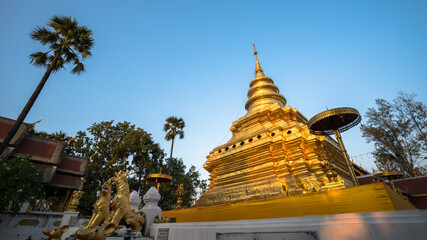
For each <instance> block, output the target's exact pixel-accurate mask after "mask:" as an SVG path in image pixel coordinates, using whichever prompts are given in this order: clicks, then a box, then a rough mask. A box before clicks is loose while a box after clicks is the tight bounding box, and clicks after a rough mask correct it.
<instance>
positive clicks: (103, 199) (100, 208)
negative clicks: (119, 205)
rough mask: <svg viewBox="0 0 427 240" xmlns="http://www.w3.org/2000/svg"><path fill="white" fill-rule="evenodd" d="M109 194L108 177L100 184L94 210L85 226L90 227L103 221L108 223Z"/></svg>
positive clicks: (109, 181)
mask: <svg viewBox="0 0 427 240" xmlns="http://www.w3.org/2000/svg"><path fill="white" fill-rule="evenodd" d="M110 195H111V179H108V180H107V181H106V182H105V183H104V184H102V186H101V195H100V196H99V199H98V201H97V202H96V203H95V207H94V209H93V210H94V212H93V215H92V218H91V219H90V221H89V223H88V224H87V226H86V228H87V229H89V228H92V227H97V226H100V225H101V224H103V223H109V221H110Z"/></svg>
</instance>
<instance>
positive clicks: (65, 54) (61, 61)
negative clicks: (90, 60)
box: [0, 16, 93, 155]
mask: <svg viewBox="0 0 427 240" xmlns="http://www.w3.org/2000/svg"><path fill="white" fill-rule="evenodd" d="M48 26H50V27H51V28H52V30H51V29H47V28H45V27H36V28H34V30H33V31H32V32H31V34H30V36H31V38H32V39H34V40H36V41H39V42H40V43H41V44H42V45H45V46H48V47H49V51H47V52H36V53H33V54H31V55H30V56H29V57H30V60H31V61H30V63H32V64H34V65H35V66H37V67H46V68H47V70H46V72H45V74H44V76H43V78H42V79H41V81H40V83H39V85H38V86H37V88H36V90H34V92H33V95H31V97H30V99H29V100H28V102H27V104H26V105H25V107H24V109H23V110H22V112H21V114H19V117H18V119H17V120H16V122H15V124H14V125H13V127H12V128H11V129H10V131H9V133H8V134H7V136H6V138H5V139H4V141H3V143H2V144H1V146H0V155H1V154H2V153H3V151H4V149H5V148H6V147H7V146H8V145H9V143H10V141H11V140H12V138H13V137H14V136H15V134H16V132H17V131H18V129H19V127H20V126H21V124H22V123H23V122H24V119H25V117H26V116H27V114H28V112H29V111H30V109H31V107H32V106H33V104H34V102H35V101H36V99H37V97H38V95H39V94H40V92H41V90H42V88H43V86H44V85H45V83H46V81H47V79H48V78H49V76H50V74H51V73H52V72H56V71H59V70H60V69H62V68H64V65H65V64H67V63H71V64H73V65H74V68H73V69H72V70H71V73H73V74H81V73H83V72H85V66H84V65H83V63H81V62H80V59H85V58H87V57H89V56H91V55H92V53H91V52H90V49H91V47H92V46H93V38H92V31H91V30H89V29H88V28H87V27H86V26H78V22H77V20H76V19H71V18H70V17H63V16H54V17H52V19H51V20H50V21H49V23H48Z"/></svg>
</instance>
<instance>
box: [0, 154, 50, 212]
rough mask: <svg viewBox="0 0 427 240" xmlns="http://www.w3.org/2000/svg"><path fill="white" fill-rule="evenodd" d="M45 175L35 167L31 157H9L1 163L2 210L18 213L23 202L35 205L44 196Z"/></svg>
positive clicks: (0, 193) (0, 204)
mask: <svg viewBox="0 0 427 240" xmlns="http://www.w3.org/2000/svg"><path fill="white" fill-rule="evenodd" d="M42 180H43V175H42V174H41V173H40V172H39V171H38V170H37V169H35V168H34V166H33V164H32V163H31V162H30V157H29V156H25V157H14V158H9V159H7V160H5V161H3V162H2V163H0V211H5V210H7V208H8V206H9V211H10V212H13V213H16V212H18V211H19V209H20V208H21V206H22V204H23V203H25V202H29V203H30V205H31V206H34V204H35V203H36V201H37V200H38V199H42V198H43V197H44V189H43V185H42Z"/></svg>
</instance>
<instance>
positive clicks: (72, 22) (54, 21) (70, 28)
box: [48, 15, 78, 36]
mask: <svg viewBox="0 0 427 240" xmlns="http://www.w3.org/2000/svg"><path fill="white" fill-rule="evenodd" d="M48 25H49V26H50V27H52V28H53V29H54V30H55V31H56V32H57V33H61V34H62V35H63V36H67V35H68V34H69V33H73V32H74V31H75V30H76V29H77V27H78V22H77V20H76V19H71V17H64V16H59V15H56V16H53V17H52V18H51V20H50V22H49V23H48Z"/></svg>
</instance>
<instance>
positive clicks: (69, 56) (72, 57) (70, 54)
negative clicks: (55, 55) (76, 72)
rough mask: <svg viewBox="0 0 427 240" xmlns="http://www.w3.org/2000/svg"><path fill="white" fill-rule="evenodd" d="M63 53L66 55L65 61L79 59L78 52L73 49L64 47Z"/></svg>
mask: <svg viewBox="0 0 427 240" xmlns="http://www.w3.org/2000/svg"><path fill="white" fill-rule="evenodd" d="M62 53H63V54H64V56H65V63H70V62H76V61H78V60H79V58H78V56H77V54H75V53H74V52H73V51H72V50H71V49H69V48H64V49H63V50H62Z"/></svg>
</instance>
